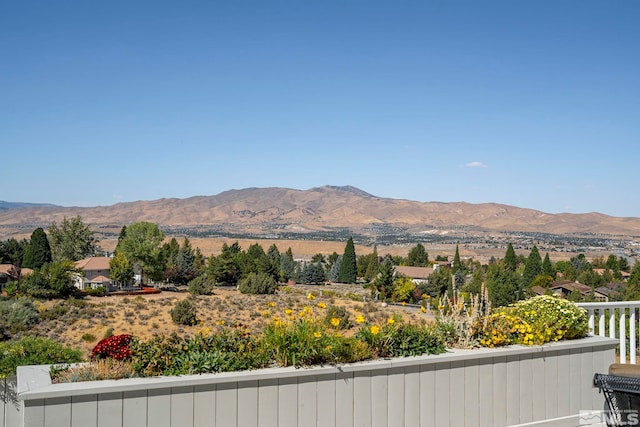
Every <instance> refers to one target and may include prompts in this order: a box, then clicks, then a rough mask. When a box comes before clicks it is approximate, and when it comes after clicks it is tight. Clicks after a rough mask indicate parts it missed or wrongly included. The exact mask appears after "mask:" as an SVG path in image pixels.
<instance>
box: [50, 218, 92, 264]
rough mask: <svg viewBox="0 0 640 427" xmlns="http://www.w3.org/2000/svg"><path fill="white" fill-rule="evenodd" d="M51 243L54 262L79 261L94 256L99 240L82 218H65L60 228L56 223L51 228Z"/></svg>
mask: <svg viewBox="0 0 640 427" xmlns="http://www.w3.org/2000/svg"><path fill="white" fill-rule="evenodd" d="M49 243H50V244H51V255H52V257H53V261H56V262H62V261H79V260H81V259H83V258H86V257H89V256H94V255H95V254H96V252H97V250H98V240H97V239H96V238H95V236H94V233H93V231H91V230H90V229H89V226H88V225H85V224H84V223H83V222H82V218H81V217H80V216H76V217H74V218H71V219H68V218H66V217H65V218H64V219H63V220H62V223H61V224H60V226H58V225H57V224H56V223H55V222H53V223H51V225H50V226H49Z"/></svg>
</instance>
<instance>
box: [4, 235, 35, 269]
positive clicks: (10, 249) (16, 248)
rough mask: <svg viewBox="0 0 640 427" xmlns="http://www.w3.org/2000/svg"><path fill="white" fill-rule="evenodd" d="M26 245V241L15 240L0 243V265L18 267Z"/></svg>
mask: <svg viewBox="0 0 640 427" xmlns="http://www.w3.org/2000/svg"><path fill="white" fill-rule="evenodd" d="M28 244H29V243H28V242H27V240H26V239H22V240H16V239H14V238H11V239H7V240H6V241H4V242H0V264H12V265H14V266H16V267H20V266H21V265H22V259H23V258H24V252H25V250H26V249H27V246H28Z"/></svg>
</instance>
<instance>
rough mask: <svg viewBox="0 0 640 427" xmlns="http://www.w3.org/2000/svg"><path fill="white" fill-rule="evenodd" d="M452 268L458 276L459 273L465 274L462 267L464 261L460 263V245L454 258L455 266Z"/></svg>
mask: <svg viewBox="0 0 640 427" xmlns="http://www.w3.org/2000/svg"><path fill="white" fill-rule="evenodd" d="M451 267H452V270H453V274H456V273H457V272H458V271H460V272H461V273H464V266H463V265H462V261H460V251H459V250H458V245H456V253H455V255H454V256H453V265H452V266H451Z"/></svg>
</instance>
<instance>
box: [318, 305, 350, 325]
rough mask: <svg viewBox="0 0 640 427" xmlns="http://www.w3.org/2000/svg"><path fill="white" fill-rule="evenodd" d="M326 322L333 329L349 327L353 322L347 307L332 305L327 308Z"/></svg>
mask: <svg viewBox="0 0 640 427" xmlns="http://www.w3.org/2000/svg"><path fill="white" fill-rule="evenodd" d="M324 324H325V325H326V326H327V327H329V328H333V329H349V328H350V327H351V326H353V324H352V323H351V316H349V311H347V309H346V308H344V307H340V306H336V305H332V306H330V307H329V308H328V309H327V313H326V315H325V317H324Z"/></svg>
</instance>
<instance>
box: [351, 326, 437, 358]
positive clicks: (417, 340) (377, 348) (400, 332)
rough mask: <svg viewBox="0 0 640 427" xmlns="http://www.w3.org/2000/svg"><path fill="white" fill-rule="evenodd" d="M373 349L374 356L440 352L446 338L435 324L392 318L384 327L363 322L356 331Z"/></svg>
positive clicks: (404, 355)
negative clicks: (408, 321)
mask: <svg viewBox="0 0 640 427" xmlns="http://www.w3.org/2000/svg"><path fill="white" fill-rule="evenodd" d="M356 338H358V339H361V340H363V341H364V342H365V343H367V345H368V346H369V348H370V349H371V352H372V354H373V355H374V357H407V356H419V355H422V354H439V353H443V352H444V350H445V345H444V340H443V339H442V337H441V336H440V334H439V333H438V331H437V329H436V328H435V327H434V326H433V325H416V324H408V323H407V324H405V323H400V322H398V321H397V320H395V319H393V318H391V319H389V321H388V322H387V324H386V325H384V326H383V327H378V326H376V325H373V326H371V325H369V324H363V325H362V326H361V327H360V330H359V331H358V332H357V333H356Z"/></svg>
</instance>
